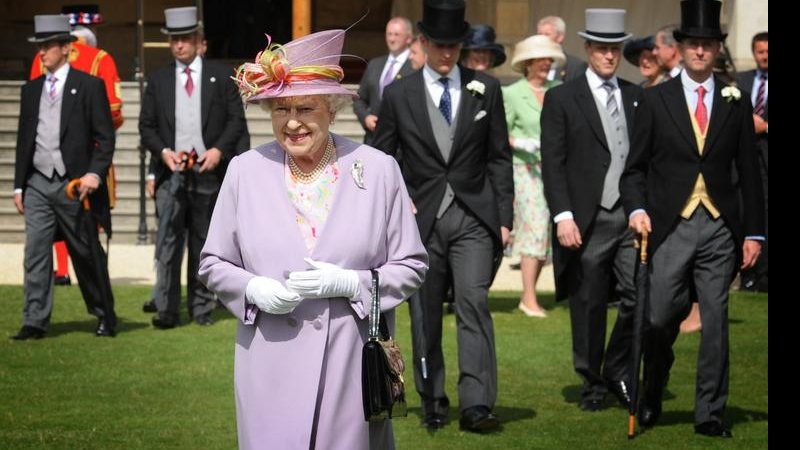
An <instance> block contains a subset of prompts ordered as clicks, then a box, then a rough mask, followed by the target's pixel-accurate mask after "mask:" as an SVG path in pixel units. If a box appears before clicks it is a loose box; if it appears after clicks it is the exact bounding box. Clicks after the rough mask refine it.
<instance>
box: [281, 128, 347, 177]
mask: <svg viewBox="0 0 800 450" xmlns="http://www.w3.org/2000/svg"><path fill="white" fill-rule="evenodd" d="M335 153H336V147H335V146H334V145H333V139H331V137H330V136H328V143H327V145H325V153H323V155H322V159H320V161H319V163H318V164H317V165H316V167H314V170H312V171H311V172H303V169H301V168H300V166H298V165H297V162H295V160H294V158H292V155H288V156H289V170H290V171H291V172H292V176H293V177H294V178H295V180H297V182H299V183H303V184H309V183H313V182H314V181H315V180H316V179H317V178H319V176H320V175H322V172H324V171H325V168H327V167H328V164H329V163H330V162H331V159H333V155H334V154H335Z"/></svg>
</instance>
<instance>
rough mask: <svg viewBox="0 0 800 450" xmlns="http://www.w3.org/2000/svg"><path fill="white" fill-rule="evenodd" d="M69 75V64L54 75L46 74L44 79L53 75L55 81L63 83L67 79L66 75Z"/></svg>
mask: <svg viewBox="0 0 800 450" xmlns="http://www.w3.org/2000/svg"><path fill="white" fill-rule="evenodd" d="M68 74H69V63H66V64H64V65H63V66H61V67H59V68H58V69H57V70H56V71H55V73H50V72H47V77H46V79H50V77H51V76H53V75H55V77H56V80H58V81H64V80H66V79H67V75H68Z"/></svg>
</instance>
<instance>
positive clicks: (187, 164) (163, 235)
mask: <svg viewBox="0 0 800 450" xmlns="http://www.w3.org/2000/svg"><path fill="white" fill-rule="evenodd" d="M178 156H179V157H180V158H181V162H179V163H178V166H177V167H176V168H175V171H174V172H172V175H171V176H170V177H169V180H168V181H167V190H168V192H169V198H168V199H167V201H166V202H164V203H163V205H164V208H163V210H162V211H159V212H158V218H159V220H158V232H157V233H156V260H157V261H160V260H161V251H162V249H163V248H164V242H165V241H166V239H167V230H169V228H170V227H171V226H172V222H173V221H174V220H175V218H174V217H173V216H174V215H175V202H176V201H177V200H176V198H175V197H176V195H177V193H178V190H179V189H180V188H181V185H183V183H185V181H186V180H185V179H184V178H185V177H184V171H186V170H192V167H194V163H195V162H196V161H197V153H195V151H194V150H192V151H191V153H190V152H180V153H179V154H178Z"/></svg>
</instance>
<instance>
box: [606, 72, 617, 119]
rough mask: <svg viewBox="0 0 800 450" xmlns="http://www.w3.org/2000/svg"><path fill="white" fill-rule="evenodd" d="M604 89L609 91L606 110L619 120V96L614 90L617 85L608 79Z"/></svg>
mask: <svg viewBox="0 0 800 450" xmlns="http://www.w3.org/2000/svg"><path fill="white" fill-rule="evenodd" d="M603 89H605V90H606V92H607V93H608V100H606V111H608V115H609V116H611V118H612V119H614V120H619V106H618V105H617V97H616V96H615V95H614V91H615V90H616V89H617V87H616V86H614V84H613V83H611V82H610V81H606V82H604V83H603Z"/></svg>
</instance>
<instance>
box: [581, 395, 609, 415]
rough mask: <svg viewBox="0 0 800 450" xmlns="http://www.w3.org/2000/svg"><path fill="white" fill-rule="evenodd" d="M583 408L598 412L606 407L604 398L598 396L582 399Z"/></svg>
mask: <svg viewBox="0 0 800 450" xmlns="http://www.w3.org/2000/svg"><path fill="white" fill-rule="evenodd" d="M581 409H582V410H584V411H589V412H597V411H600V410H603V409H606V405H605V403H603V399H598V398H584V399H583V400H581Z"/></svg>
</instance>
